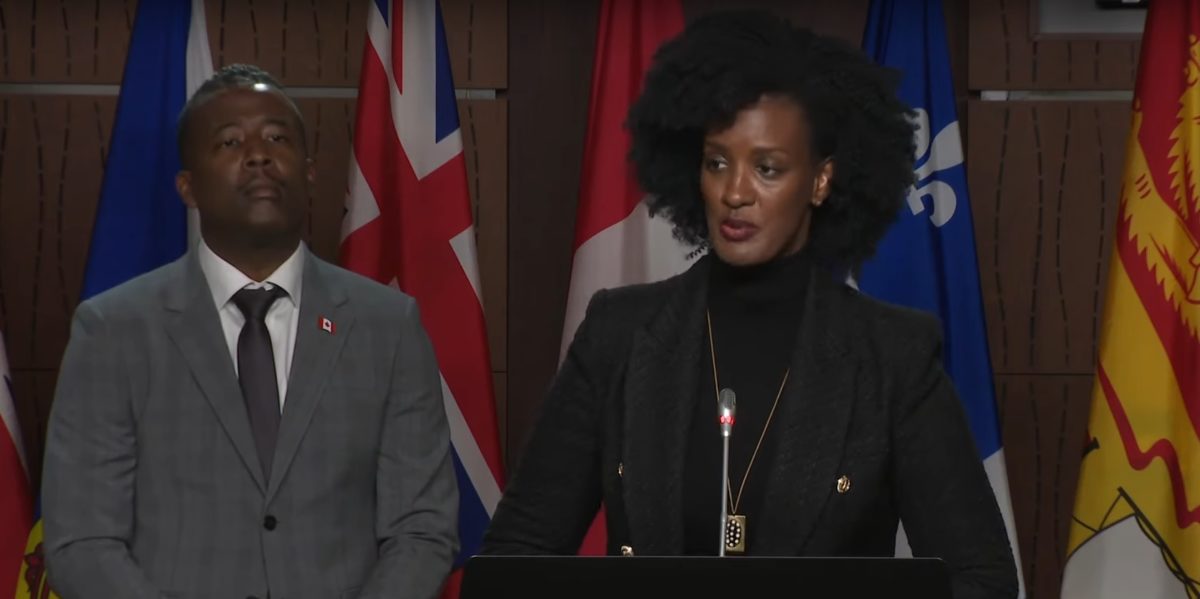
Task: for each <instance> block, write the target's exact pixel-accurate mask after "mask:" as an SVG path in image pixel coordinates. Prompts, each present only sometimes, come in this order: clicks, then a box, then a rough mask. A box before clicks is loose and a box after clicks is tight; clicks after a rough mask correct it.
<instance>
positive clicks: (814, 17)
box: [682, 0, 870, 46]
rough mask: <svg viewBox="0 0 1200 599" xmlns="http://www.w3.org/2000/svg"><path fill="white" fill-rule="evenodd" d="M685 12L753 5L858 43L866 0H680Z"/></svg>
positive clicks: (687, 14) (695, 13)
mask: <svg viewBox="0 0 1200 599" xmlns="http://www.w3.org/2000/svg"><path fill="white" fill-rule="evenodd" d="M682 2H683V11H684V16H685V17H686V18H687V19H688V20H689V21H690V20H692V19H694V18H696V17H697V16H699V15H701V14H704V13H707V12H712V11H714V10H727V9H731V8H754V9H762V10H769V11H771V12H773V13H775V14H777V15H780V16H783V17H785V18H787V19H788V20H790V21H791V22H792V23H794V24H796V25H798V26H800V27H807V28H809V29H812V30H813V31H817V32H820V33H822V34H825V35H832V36H835V37H839V38H841V39H843V40H846V41H847V42H849V43H851V44H854V45H855V46H857V45H859V44H860V43H861V42H862V34H863V24H864V23H866V22H867V9H868V8H869V5H870V2H869V1H868V0H848V1H844V2H839V3H837V4H836V5H833V4H831V3H826V2H796V1H795V0H741V1H731V0H682Z"/></svg>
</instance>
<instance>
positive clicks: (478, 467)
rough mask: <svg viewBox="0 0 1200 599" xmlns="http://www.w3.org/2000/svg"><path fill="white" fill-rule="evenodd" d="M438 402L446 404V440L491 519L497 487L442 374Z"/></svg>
mask: <svg viewBox="0 0 1200 599" xmlns="http://www.w3.org/2000/svg"><path fill="white" fill-rule="evenodd" d="M442 403H443V404H444V405H445V406H446V420H447V422H448V424H449V425H450V443H451V444H452V445H453V446H454V451H455V452H456V453H458V461H460V462H462V465H463V470H466V472H467V478H469V479H471V484H472V485H474V486H475V492H476V493H477V494H478V495H479V501H480V502H481V503H483V509H485V510H487V514H488V518H491V517H492V515H493V514H495V513H496V504H498V503H500V487H499V485H497V484H496V478H495V477H494V476H492V470H491V469H490V468H488V464H487V460H485V459H483V452H481V451H480V450H479V444H478V443H476V442H475V435H473V434H471V427H470V426H468V425H467V419H466V418H465V417H463V413H462V410H460V409H459V407H458V401H456V400H455V399H454V394H453V393H451V392H450V387H449V386H447V385H446V377H445V376H443V377H442Z"/></svg>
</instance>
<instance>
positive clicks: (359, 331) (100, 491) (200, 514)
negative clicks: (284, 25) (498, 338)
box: [43, 65, 458, 599]
mask: <svg viewBox="0 0 1200 599" xmlns="http://www.w3.org/2000/svg"><path fill="white" fill-rule="evenodd" d="M179 142H180V154H181V162H182V165H183V170H182V171H181V172H180V173H179V175H178V177H177V179H176V186H177V188H178V190H179V193H180V195H181V196H182V197H183V199H184V202H185V203H186V204H188V205H189V206H194V207H195V208H197V209H198V211H199V213H200V219H201V220H200V222H201V233H202V237H203V242H202V243H200V244H199V245H198V247H196V248H193V249H192V250H191V251H190V252H189V253H188V254H187V255H185V256H184V257H183V258H181V259H180V260H178V261H176V262H174V263H172V264H169V265H167V266H164V267H162V268H160V269H158V270H155V271H153V272H151V273H149V274H146V275H143V276H141V277H139V278H137V279H134V280H132V281H130V282H128V283H125V284H123V285H121V286H119V287H117V288H115V289H113V290H111V291H109V292H107V293H104V294H101V295H99V296H97V297H95V298H93V299H91V300H89V301H87V302H84V303H83V304H81V305H80V306H79V308H78V310H77V311H76V313H75V320H74V324H73V326H72V330H71V340H70V343H69V345H68V347H67V351H66V355H65V357H64V358H63V364H62V370H61V374H60V377H59V381H58V388H57V393H56V396H55V400H54V406H53V409H52V411H51V416H50V431H49V439H48V441H47V445H46V461H45V476H44V484H43V500H44V508H45V510H44V511H45V514H44V515H45V527H46V529H45V532H46V537H45V538H46V555H47V559H48V570H49V576H50V582H51V584H52V585H53V586H54V588H55V589H56V590H57V592H58V593H59V594H60V595H61V596H62V597H63V599H75V598H80V597H87V598H91V597H98V598H114V599H115V598H121V599H124V598H133V597H136V598H157V597H203V598H211V597H230V598H232V597H239V598H240V597H273V598H276V599H279V598H286V599H304V598H313V599H316V598H321V599H329V598H334V597H389V598H391V597H415V598H431V597H435V596H436V595H437V594H438V592H439V589H440V587H441V585H442V582H443V580H444V579H445V576H446V575H447V573H448V572H449V570H450V566H451V563H452V560H453V558H454V555H455V553H456V551H457V549H458V547H457V530H456V518H457V516H456V511H457V507H458V499H457V488H456V486H455V477H454V472H453V468H452V466H451V461H450V444H449V433H448V431H447V425H446V418H445V412H444V409H443V405H442V395H441V383H440V377H439V374H438V368H437V365H436V363H435V360H434V354H433V351H432V347H431V346H430V343H429V340H428V338H427V336H426V335H425V332H424V330H423V329H422V327H421V322H420V319H419V317H418V314H417V307H416V304H415V302H414V301H413V300H412V298H410V297H408V296H406V295H404V294H402V293H400V292H398V291H396V290H394V289H391V288H388V287H385V286H383V285H380V284H377V283H375V282H373V281H370V280H368V279H365V278H363V277H360V276H358V275H355V274H353V273H350V272H347V271H345V270H343V269H340V268H338V267H336V266H332V265H330V264H327V263H325V262H323V261H321V260H320V259H318V258H317V257H315V256H313V255H312V254H311V253H309V252H308V250H307V249H306V248H305V246H304V244H303V243H302V242H301V240H300V232H301V227H302V222H303V219H304V212H305V205H306V203H307V200H308V198H309V196H310V194H311V190H312V183H313V181H314V177H315V171H314V168H313V164H312V161H311V160H310V159H309V157H308V151H307V147H306V144H305V136H304V123H303V121H302V119H301V117H300V113H299V111H298V110H297V108H296V106H295V105H294V104H293V103H292V102H291V100H289V99H288V98H287V96H286V95H284V93H283V91H282V89H281V88H280V86H279V85H278V83H276V82H275V81H274V80H273V79H271V77H270V76H269V75H268V74H266V73H265V72H263V71H261V70H259V69H257V68H255V67H247V66H242V65H234V66H232V67H227V68H226V69H223V70H222V71H221V72H219V73H217V74H216V75H215V76H214V77H213V78H212V79H210V80H209V81H208V82H206V83H205V84H204V86H203V87H201V88H200V90H198V91H197V92H196V94H195V95H194V96H193V97H192V98H191V100H189V102H188V105H187V106H186V107H185V108H184V111H183V114H182V115H181V116H180V127H179Z"/></svg>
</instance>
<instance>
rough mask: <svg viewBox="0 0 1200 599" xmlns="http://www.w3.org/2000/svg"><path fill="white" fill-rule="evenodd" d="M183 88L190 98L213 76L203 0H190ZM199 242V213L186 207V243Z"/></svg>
mask: <svg viewBox="0 0 1200 599" xmlns="http://www.w3.org/2000/svg"><path fill="white" fill-rule="evenodd" d="M184 64H185V71H186V72H185V74H184V81H185V83H184V86H185V87H184V89H185V90H186V91H187V96H188V97H189V98H190V97H192V94H194V93H196V90H198V89H200V86H201V85H203V84H204V82H205V81H207V80H208V79H209V78H210V77H212V76H213V62H212V49H211V48H210V47H209V45H208V25H207V21H206V18H205V16H204V0H192V18H191V20H190V21H189V22H188V40H187V51H186V52H185V57H184ZM198 243H200V213H199V212H197V211H196V209H195V208H191V207H189V208H188V209H187V244H188V247H189V248H191V247H195V246H196V244H198Z"/></svg>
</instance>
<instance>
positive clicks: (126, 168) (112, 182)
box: [82, 0, 212, 299]
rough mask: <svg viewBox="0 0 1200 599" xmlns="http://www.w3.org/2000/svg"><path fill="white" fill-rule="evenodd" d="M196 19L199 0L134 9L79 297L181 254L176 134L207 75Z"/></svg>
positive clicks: (183, 218)
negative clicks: (193, 93) (183, 112)
mask: <svg viewBox="0 0 1200 599" xmlns="http://www.w3.org/2000/svg"><path fill="white" fill-rule="evenodd" d="M203 17H204V6H203V2H202V0H157V1H155V2H139V3H138V7H137V16H136V17H135V19H134V24H133V35H132V37H131V38H130V41H129V55H128V58H127V59H126V62H125V73H124V75H123V77H122V78H121V96H120V99H119V100H118V101H117V116H116V122H115V124H114V125H113V130H112V137H111V139H110V141H109V144H108V147H109V152H108V159H107V161H106V163H105V168H104V184H103V187H102V188H101V192H100V202H99V204H98V206H97V208H96V221H95V225H94V227H93V229H92V240H91V248H90V250H89V252H88V262H87V269H86V270H85V272H84V277H83V294H82V295H83V299H87V298H89V297H91V296H93V295H96V294H97V293H100V292H102V291H105V290H107V289H109V288H111V287H114V286H116V285H118V284H120V283H123V282H125V281H127V280H129V279H131V278H133V277H135V276H137V275H139V274H142V273H144V272H148V271H150V270H153V269H154V268H156V267H158V266H162V265H163V264H166V263H168V262H170V261H172V260H174V259H176V258H178V257H179V256H182V255H183V253H184V251H186V249H187V239H188V235H187V230H188V229H187V227H188V225H187V208H186V207H185V206H184V205H183V202H182V200H181V199H180V198H179V195H178V194H177V193H176V192H175V174H176V173H177V172H179V151H178V149H177V146H176V143H175V128H176V119H177V118H178V117H179V111H180V110H181V109H182V108H183V105H184V103H185V102H186V101H187V97H188V94H189V92H190V91H193V90H194V88H195V87H198V85H199V82H201V81H203V80H204V79H205V78H207V77H208V76H209V75H211V73H212V58H211V56H210V55H209V49H208V38H207V32H206V31H205V27H204V20H203ZM193 21H195V22H193ZM205 67H207V68H205ZM189 83H190V84H191V85H189Z"/></svg>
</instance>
